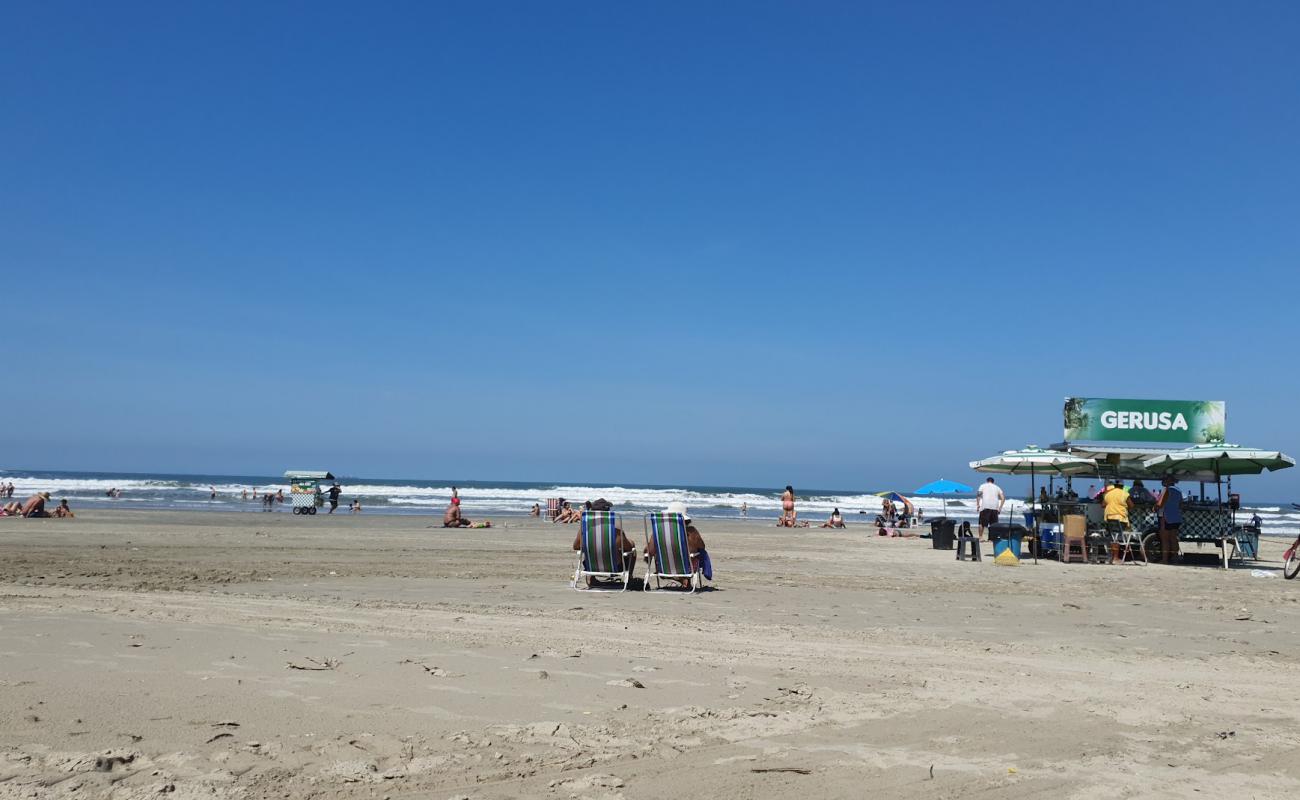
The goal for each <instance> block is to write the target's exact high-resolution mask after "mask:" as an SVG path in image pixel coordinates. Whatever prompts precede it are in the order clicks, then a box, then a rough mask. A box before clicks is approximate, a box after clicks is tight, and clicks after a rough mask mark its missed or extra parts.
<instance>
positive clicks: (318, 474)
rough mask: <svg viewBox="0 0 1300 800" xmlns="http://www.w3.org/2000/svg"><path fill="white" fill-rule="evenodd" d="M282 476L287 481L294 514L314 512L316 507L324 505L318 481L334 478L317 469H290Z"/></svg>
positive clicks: (323, 496)
mask: <svg viewBox="0 0 1300 800" xmlns="http://www.w3.org/2000/svg"><path fill="white" fill-rule="evenodd" d="M284 477H285V479H286V480H287V481H289V496H290V497H291V498H292V500H293V513H295V514H315V513H316V509H318V508H320V507H321V506H323V505H325V495H324V494H322V493H321V490H320V482H321V481H332V480H334V476H333V475H331V474H330V473H329V472H323V471H319V470H298V469H291V470H289V471H287V472H285V473H284Z"/></svg>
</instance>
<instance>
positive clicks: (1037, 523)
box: [971, 397, 1295, 568]
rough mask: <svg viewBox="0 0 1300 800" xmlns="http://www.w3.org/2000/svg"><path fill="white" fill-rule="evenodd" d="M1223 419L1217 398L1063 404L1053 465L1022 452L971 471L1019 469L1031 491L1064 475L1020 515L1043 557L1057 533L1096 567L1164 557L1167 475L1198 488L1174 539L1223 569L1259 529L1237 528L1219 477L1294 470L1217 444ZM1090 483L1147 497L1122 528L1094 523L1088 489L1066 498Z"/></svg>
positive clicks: (1254, 452)
mask: <svg viewBox="0 0 1300 800" xmlns="http://www.w3.org/2000/svg"><path fill="white" fill-rule="evenodd" d="M1226 416H1227V408H1226V403H1224V402H1223V401H1220V400H1132V399H1127V400H1126V399H1114V398H1095V397H1091V398H1090V397H1068V398H1066V400H1065V409H1064V430H1065V439H1064V441H1062V442H1061V443H1059V444H1055V445H1052V446H1051V447H1050V448H1048V452H1054V453H1056V454H1057V455H1060V456H1063V457H1068V460H1061V461H1059V462H1058V461H1056V460H1053V459H1051V458H1049V457H1048V456H1047V454H1046V453H1045V452H1044V451H1041V450H1038V449H1036V448H1027V449H1026V450H1025V451H1007V452H1006V453H1003V454H1001V455H1000V456H996V457H993V458H989V459H984V460H983V461H980V462H972V463H971V467H972V468H973V469H977V470H979V471H985V472H1003V473H1010V474H1018V473H1021V472H1027V473H1028V474H1029V475H1030V476H1031V490H1032V487H1033V482H1032V480H1033V476H1034V475H1035V470H1037V474H1039V475H1043V476H1055V477H1064V478H1065V479H1066V485H1065V487H1064V488H1063V489H1062V490H1061V491H1059V492H1057V493H1055V495H1054V496H1053V495H1051V494H1049V495H1048V496H1047V497H1045V498H1042V503H1041V507H1036V506H1038V502H1039V500H1040V498H1038V497H1032V498H1030V501H1029V503H1028V505H1030V507H1031V508H1033V509H1034V511H1035V512H1036V513H1033V514H1032V516H1031V515H1027V516H1030V519H1029V520H1028V521H1029V523H1030V525H1031V527H1032V528H1033V530H1034V534H1035V535H1034V536H1033V539H1034V541H1035V542H1036V543H1037V544H1039V545H1041V546H1042V549H1043V550H1044V551H1045V552H1051V551H1053V550H1058V548H1060V547H1061V544H1060V543H1061V538H1060V537H1059V536H1058V535H1057V534H1058V532H1062V529H1064V530H1063V532H1064V534H1065V535H1066V537H1067V538H1069V539H1070V540H1077V539H1078V538H1079V537H1080V536H1082V537H1083V538H1084V539H1085V540H1086V549H1087V551H1088V552H1087V553H1085V554H1084V555H1085V558H1086V559H1088V560H1092V559H1091V557H1092V556H1098V557H1099V558H1098V559H1097V560H1109V561H1114V560H1118V559H1122V558H1123V557H1124V555H1127V554H1129V553H1134V554H1135V555H1133V556H1132V558H1133V560H1135V561H1136V560H1137V558H1138V556H1141V557H1142V558H1143V559H1145V560H1147V561H1155V560H1163V559H1162V558H1161V556H1162V548H1161V542H1160V535H1159V529H1160V522H1159V518H1158V516H1157V512H1156V509H1155V503H1156V495H1157V494H1158V492H1159V490H1160V484H1161V481H1162V479H1164V478H1165V477H1172V478H1174V479H1175V480H1178V481H1181V482H1184V483H1188V482H1191V483H1196V484H1199V490H1198V491H1197V492H1195V493H1188V494H1187V496H1185V497H1184V501H1183V504H1182V517H1183V520H1182V524H1181V526H1180V528H1179V531H1178V539H1179V542H1180V543H1186V544H1188V545H1196V547H1197V548H1198V549H1199V548H1201V547H1204V546H1207V545H1213V546H1215V547H1217V548H1220V556H1221V558H1222V561H1223V566H1224V568H1227V566H1228V562H1229V561H1230V560H1231V559H1232V558H1234V557H1237V558H1240V557H1243V556H1246V557H1252V558H1253V557H1256V556H1257V554H1258V549H1257V543H1258V535H1259V532H1258V530H1252V529H1251V528H1250V527H1249V526H1242V525H1238V524H1236V519H1235V516H1234V515H1235V511H1236V508H1237V504H1238V501H1237V495H1235V494H1233V493H1232V492H1231V487H1230V490H1229V495H1228V497H1229V502H1228V503H1226V504H1225V503H1224V501H1223V480H1224V478H1228V479H1229V480H1231V476H1233V475H1258V474H1260V473H1261V472H1264V471H1265V470H1269V471H1273V470H1278V469H1286V468H1288V467H1293V466H1295V460H1294V459H1292V458H1291V457H1289V456H1287V455H1285V454H1283V453H1280V452H1278V451H1276V450H1258V449H1254V448H1248V447H1240V446H1238V445H1233V444H1226V443H1225V442H1224V433H1225V430H1226ZM1026 466H1028V469H1026V468H1025V467H1026ZM1089 478H1091V479H1092V480H1095V481H1096V484H1094V486H1095V487H1096V488H1098V489H1101V488H1104V486H1105V485H1106V483H1107V482H1110V481H1113V480H1116V479H1121V480H1124V481H1125V482H1128V481H1134V482H1136V481H1139V480H1141V481H1144V482H1149V484H1150V485H1149V487H1145V488H1147V491H1146V492H1139V491H1134V492H1132V493H1131V497H1132V499H1133V508H1132V509H1130V512H1129V528H1128V530H1124V529H1123V526H1122V525H1119V524H1118V523H1115V522H1110V523H1107V522H1106V521H1105V520H1104V519H1103V509H1102V507H1101V505H1100V504H1099V503H1097V502H1095V500H1094V497H1093V496H1089V495H1091V494H1092V493H1091V492H1086V491H1085V492H1084V493H1083V495H1082V496H1080V495H1079V494H1077V493H1076V492H1075V491H1074V487H1073V482H1074V481H1079V480H1087V479H1089ZM1049 480H1050V477H1049ZM1210 484H1213V485H1214V487H1215V490H1216V491H1215V496H1214V497H1210V496H1208V495H1207V492H1206V487H1207V486H1208V485H1210ZM1044 518H1046V520H1047V521H1048V522H1049V523H1052V524H1051V525H1050V526H1049V528H1048V529H1044V527H1043V525H1042V523H1043V521H1044ZM1049 530H1050V532H1049ZM1071 531H1073V533H1071ZM1180 549H1183V548H1180ZM1107 550H1109V558H1106V556H1107V552H1106V551H1107ZM1120 551H1122V552H1120ZM1058 552H1059V550H1058ZM1184 552H1185V550H1184Z"/></svg>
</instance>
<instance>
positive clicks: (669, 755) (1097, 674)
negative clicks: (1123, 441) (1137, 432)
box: [0, 511, 1300, 799]
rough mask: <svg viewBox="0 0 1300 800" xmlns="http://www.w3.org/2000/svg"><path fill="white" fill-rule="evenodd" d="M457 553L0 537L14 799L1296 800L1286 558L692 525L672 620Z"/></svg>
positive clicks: (214, 528) (255, 530)
mask: <svg viewBox="0 0 1300 800" xmlns="http://www.w3.org/2000/svg"><path fill="white" fill-rule="evenodd" d="M436 524H437V522H436V521H435V520H434V519H432V518H424V517H378V516H373V517H372V516H357V517H351V516H339V517H333V518H330V517H322V516H317V517H314V518H297V517H293V516H291V515H289V514H284V513H280V514H257V513H243V514H240V513H180V512H161V511H156V512H113V511H100V512H90V513H86V514H83V515H80V516H78V518H77V519H76V520H71V521H60V520H22V519H0V584H2V585H0V593H2V595H3V601H2V602H0V715H2V716H3V719H4V720H6V724H5V725H4V726H3V728H2V729H0V750H2V751H3V759H2V760H0V798H20V797H21V798H26V797H58V798H62V797H109V798H145V797H157V796H168V797H176V798H198V797H203V798H213V797H216V798H273V797H274V798H279V797H303V798H322V799H324V798H353V797H358V798H370V797H374V798H405V797H410V798H416V797H420V798H456V797H468V798H509V797H555V798H570V797H579V798H651V797H663V796H701V795H704V796H713V797H728V798H732V797H735V798H744V797H754V798H759V797H762V798H767V797H863V796H880V797H904V798H907V797H918V798H919V797H926V798H932V797H975V796H987V797H1040V796H1045V795H1049V794H1050V795H1052V796H1059V797H1071V798H1103V797H1256V798H1262V797H1284V796H1292V795H1294V794H1295V793H1296V792H1297V791H1300V762H1297V760H1296V758H1295V752H1296V750H1297V747H1298V746H1300V724H1298V723H1300V719H1298V717H1300V699H1298V698H1297V695H1296V692H1295V691H1294V688H1295V687H1296V686H1300V659H1298V656H1297V654H1300V647H1298V645H1300V633H1297V630H1300V624H1298V623H1300V605H1298V604H1297V600H1298V599H1300V584H1294V583H1291V582H1286V581H1284V580H1282V578H1281V576H1280V574H1276V572H1275V568H1276V567H1277V566H1278V563H1277V562H1278V558H1279V555H1280V553H1281V550H1282V545H1281V544H1280V543H1278V542H1277V541H1268V540H1266V541H1265V542H1263V543H1262V549H1263V553H1262V555H1263V557H1264V560H1263V562H1262V563H1261V564H1260V566H1261V567H1262V568H1264V569H1266V570H1269V571H1273V572H1274V574H1273V576H1272V577H1267V578H1264V577H1258V576H1255V575H1252V572H1251V570H1250V569H1249V568H1246V569H1233V570H1229V571H1226V572H1225V571H1222V570H1217V569H1213V568H1209V567H1160V566H1150V567H1143V566H1085V565H1069V566H1063V565H1060V564H1057V563H1055V562H1045V563H1041V564H1039V565H1037V566H1034V565H1031V564H1026V565H1024V566H1021V567H1018V568H1006V567H998V566H995V565H994V564H993V563H992V562H991V560H989V559H986V560H985V561H984V562H982V563H979V564H972V563H956V562H954V560H953V557H952V553H951V552H947V551H935V550H932V549H931V548H930V543H929V542H928V541H927V540H914V539H913V540H900V539H879V538H876V537H875V536H873V535H871V530H870V529H868V528H867V527H866V526H864V525H860V526H854V527H851V528H850V529H849V530H847V531H833V532H832V531H826V530H819V529H816V528H814V529H810V530H798V531H786V530H778V529H777V528H775V527H769V526H768V525H765V524H760V523H758V522H749V523H746V522H729V523H717V524H714V523H711V522H710V521H708V520H701V521H699V526H700V528H701V531H702V533H703V534H704V536H705V538H706V539H707V541H708V544H709V550H710V552H711V554H712V556H713V561H714V564H715V567H716V569H717V581H716V583H715V587H716V588H715V590H714V591H709V592H706V593H704V594H702V595H699V596H696V597H680V596H669V595H668V594H667V593H663V594H660V595H655V594H650V595H647V594H644V593H642V592H640V591H635V592H628V593H626V594H581V593H578V592H575V591H573V590H571V589H570V588H569V585H568V581H569V577H570V576H571V572H572V564H573V556H572V553H571V551H570V549H569V547H570V544H571V542H572V539H573V536H574V533H575V528H574V527H573V526H552V525H550V524H547V523H545V522H540V521H536V520H531V519H527V520H519V519H512V520H506V521H505V524H504V525H503V526H502V527H499V528H496V529H492V530H488V531H483V530H468V531H454V532H450V531H444V530H443V529H441V528H440V527H434V526H435V525H436ZM629 528H630V531H629V532H630V533H632V534H634V538H636V539H637V540H638V541H640V539H641V525H640V521H639V520H636V521H635V522H633V523H632V524H630V525H629ZM639 570H640V565H638V571H639Z"/></svg>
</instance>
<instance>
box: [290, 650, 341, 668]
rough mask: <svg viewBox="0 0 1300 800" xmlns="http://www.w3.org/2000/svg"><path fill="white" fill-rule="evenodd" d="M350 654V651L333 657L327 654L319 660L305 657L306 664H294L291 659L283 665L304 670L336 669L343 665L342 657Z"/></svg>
mask: <svg viewBox="0 0 1300 800" xmlns="http://www.w3.org/2000/svg"><path fill="white" fill-rule="evenodd" d="M353 652H355V651H353ZM350 655H352V653H344V654H343V655H341V656H339V657H338V658H333V657H329V656H327V657H326V658H324V659H322V660H320V661H317V660H316V659H314V658H307V659H305V660H306V661H307V662H308V663H306V664H295V663H293V662H292V661H290V662H289V663H287V664H285V665H284V666H285V668H286V669H301V670H306V671H310V672H315V671H320V670H329V669H338V668H339V667H341V666H342V665H343V659H344V658H347V657H348V656H350Z"/></svg>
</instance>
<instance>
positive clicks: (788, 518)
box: [777, 485, 798, 528]
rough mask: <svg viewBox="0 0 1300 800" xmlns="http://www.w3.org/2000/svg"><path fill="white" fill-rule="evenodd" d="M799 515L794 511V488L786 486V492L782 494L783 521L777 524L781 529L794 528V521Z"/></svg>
mask: <svg viewBox="0 0 1300 800" xmlns="http://www.w3.org/2000/svg"><path fill="white" fill-rule="evenodd" d="M797 518H798V514H796V513H795V510H794V487H793V486H788V485H787V486H786V487H785V491H784V492H782V493H781V521H780V522H778V523H777V526H778V527H781V528H793V527H794V521H795V520H796V519H797Z"/></svg>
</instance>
